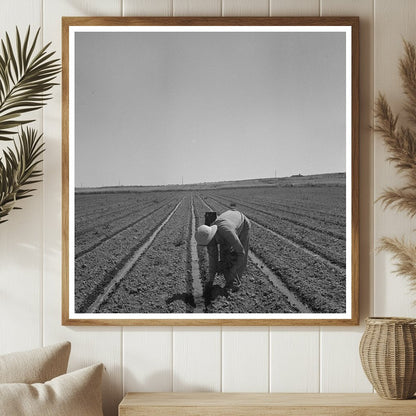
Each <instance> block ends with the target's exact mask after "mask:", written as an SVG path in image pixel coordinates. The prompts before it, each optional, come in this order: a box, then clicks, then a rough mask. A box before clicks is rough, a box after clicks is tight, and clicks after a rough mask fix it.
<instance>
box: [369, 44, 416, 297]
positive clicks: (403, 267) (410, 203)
mask: <svg viewBox="0 0 416 416" xmlns="http://www.w3.org/2000/svg"><path fill="white" fill-rule="evenodd" d="M404 51H405V54H404V57H403V58H402V59H400V65H399V68H400V77H401V79H402V86H403V90H404V93H405V95H406V102H405V104H404V110H405V112H406V115H407V118H408V121H409V125H410V126H411V127H407V126H398V121H399V116H398V115H394V113H393V111H392V110H391V107H390V105H389V104H388V102H387V100H386V97H385V96H384V95H383V94H379V96H378V98H377V100H376V105H375V117H376V121H377V122H376V125H375V128H374V131H375V132H376V133H379V134H380V135H381V137H382V138H383V141H384V144H385V145H386V147H387V149H388V151H389V153H390V156H389V157H388V159H387V160H388V161H390V162H392V163H394V166H395V167H396V168H397V170H398V171H399V172H400V173H401V174H402V175H404V177H405V179H406V180H407V184H406V185H405V186H403V187H401V188H387V189H385V190H384V191H383V193H382V194H381V196H380V197H379V198H378V201H380V202H381V203H382V206H383V207H384V208H387V207H394V208H396V209H398V210H400V211H404V212H406V213H407V214H408V215H409V216H410V217H411V218H413V217H414V216H415V215H416V131H415V130H414V128H416V46H415V45H414V44H412V43H410V42H407V41H404ZM379 250H386V251H389V252H391V253H393V257H394V259H395V260H396V270H395V272H396V273H397V274H398V275H400V276H405V277H407V278H408V279H409V282H410V287H411V289H412V290H415V291H416V245H414V244H412V243H409V242H405V240H404V239H398V238H387V237H384V238H382V239H381V242H380V246H379Z"/></svg>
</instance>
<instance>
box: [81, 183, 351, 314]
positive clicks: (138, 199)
mask: <svg viewBox="0 0 416 416" xmlns="http://www.w3.org/2000/svg"><path fill="white" fill-rule="evenodd" d="M345 207H346V200H345V186H343V184H342V183H341V184H331V185H319V184H318V185H315V184H314V185H303V186H295V187H294V186H281V187H271V186H268V187H247V188H229V189H206V190H182V191H181V190H180V191H175V192H173V191H157V190H155V191H146V192H144V191H142V192H140V191H137V192H121V191H120V192H111V193H110V192H103V193H92V192H91V193H80V194H76V198H75V309H76V312H79V313H83V312H90V313H105V312H111V313H288V314H289V313H307V312H316V313H342V312H345V309H346V304H345V299H346V247H345V235H346V228H345V227H346V226H345V224H346V222H345ZM227 209H237V210H239V211H241V212H242V213H244V214H245V215H246V216H247V217H248V218H249V220H250V222H251V225H252V228H251V232H250V251H249V260H248V265H247V270H246V272H245V274H244V276H243V279H242V284H241V286H240V288H239V290H238V291H236V292H232V291H227V290H225V288H224V285H225V281H224V277H223V276H222V275H217V276H216V278H215V281H214V286H213V291H212V295H211V297H210V298H205V297H204V295H203V287H204V284H205V282H206V279H207V271H208V256H207V252H206V248H205V247H197V246H196V243H195V240H194V238H193V235H194V232H195V229H196V227H198V226H199V225H201V224H203V222H204V214H205V212H206V211H210V210H214V211H216V212H217V213H218V214H220V213H222V212H224V211H225V210H227Z"/></svg>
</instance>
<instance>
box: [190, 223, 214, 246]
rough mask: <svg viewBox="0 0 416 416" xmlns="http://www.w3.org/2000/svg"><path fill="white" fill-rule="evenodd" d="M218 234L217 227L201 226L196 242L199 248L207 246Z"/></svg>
mask: <svg viewBox="0 0 416 416" xmlns="http://www.w3.org/2000/svg"><path fill="white" fill-rule="evenodd" d="M216 232H217V226H216V225H211V226H209V225H200V226H199V227H198V229H197V230H196V233H195V240H196V243H197V244H198V245H199V246H206V245H207V244H208V243H209V242H210V241H211V240H212V239H213V237H214V235H215V233H216Z"/></svg>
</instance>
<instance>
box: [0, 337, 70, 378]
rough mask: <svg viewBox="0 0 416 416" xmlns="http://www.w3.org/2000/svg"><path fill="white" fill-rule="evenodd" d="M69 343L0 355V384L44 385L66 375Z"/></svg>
mask: <svg viewBox="0 0 416 416" xmlns="http://www.w3.org/2000/svg"><path fill="white" fill-rule="evenodd" d="M70 352H71V343H69V342H60V343H59V344H54V345H50V346H48V347H43V348H37V349H35V350H31V351H22V352H14V353H11V354H5V355H0V383H29V384H30V383H44V382H45V381H48V380H51V379H53V378H55V377H58V376H60V375H62V374H65V373H66V370H67V368H68V360H69V353H70Z"/></svg>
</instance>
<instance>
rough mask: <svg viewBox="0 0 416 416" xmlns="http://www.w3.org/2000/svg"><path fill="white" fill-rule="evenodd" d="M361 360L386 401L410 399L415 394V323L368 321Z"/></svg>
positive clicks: (371, 380) (375, 319)
mask: <svg viewBox="0 0 416 416" xmlns="http://www.w3.org/2000/svg"><path fill="white" fill-rule="evenodd" d="M360 358H361V364H362V366H363V368H364V371H365V374H366V375H367V378H368V379H369V380H370V382H371V384H372V385H373V387H374V389H375V390H376V391H377V393H378V394H379V395H380V396H381V397H383V398H386V399H409V398H411V397H413V396H414V394H415V392H416V320H415V319H410V318H376V317H371V318H367V320H366V329H365V331H364V334H363V336H362V338H361V342H360Z"/></svg>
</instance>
